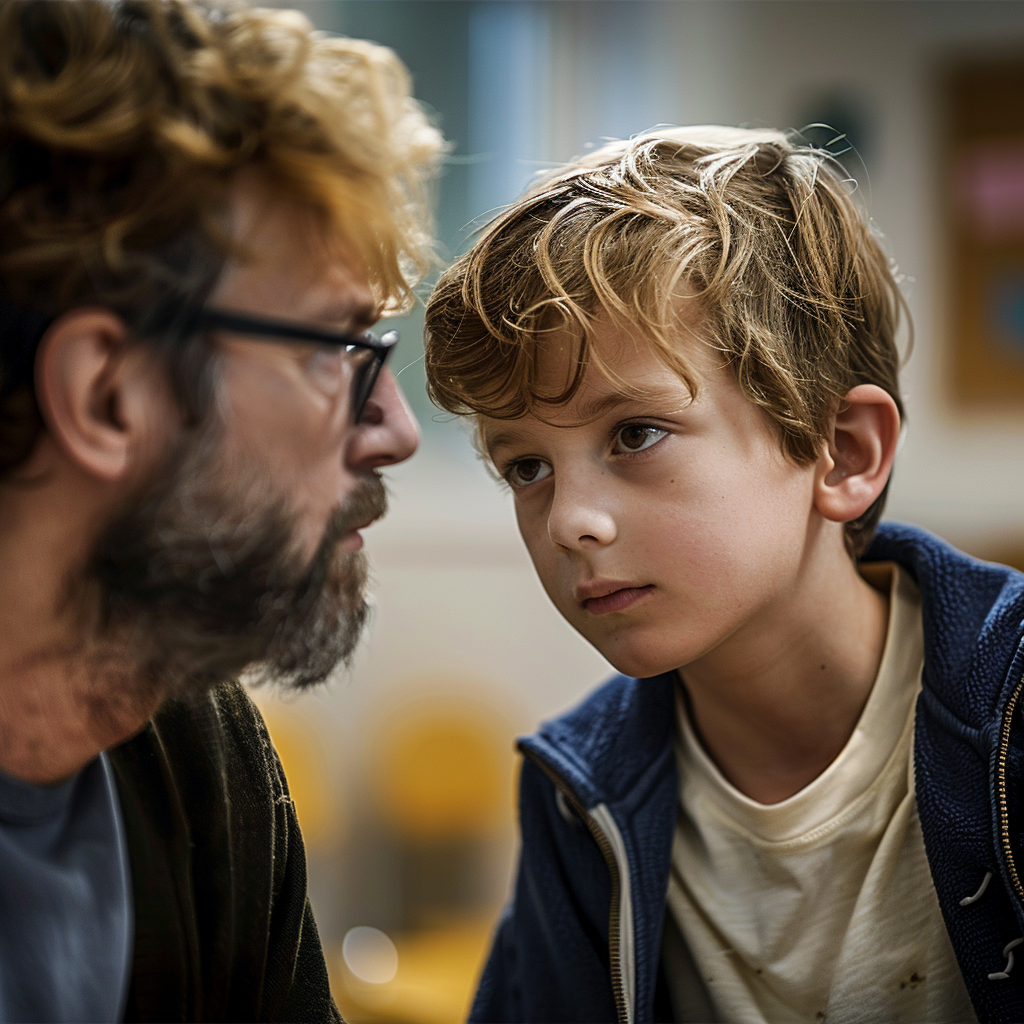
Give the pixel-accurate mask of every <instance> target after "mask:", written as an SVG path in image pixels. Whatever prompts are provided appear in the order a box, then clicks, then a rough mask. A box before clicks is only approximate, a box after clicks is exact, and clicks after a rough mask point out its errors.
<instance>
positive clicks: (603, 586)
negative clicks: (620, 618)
mask: <svg viewBox="0 0 1024 1024" xmlns="http://www.w3.org/2000/svg"><path fill="white" fill-rule="evenodd" d="M653 592H654V584H653V583H648V584H647V585H646V586H638V585H635V584H630V583H603V582H600V581H596V582H594V583H588V584H585V585H584V586H581V587H577V588H576V599H577V600H578V601H579V603H580V604H582V605H583V607H584V608H586V610H587V611H588V612H590V613H591V615H606V614H607V613H608V612H621V611H625V610H626V609H627V608H630V607H632V606H633V605H634V604H636V603H637V601H641V600H643V598H645V597H646V596H647V595H648V594H651V593H653Z"/></svg>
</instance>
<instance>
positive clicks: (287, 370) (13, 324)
mask: <svg viewBox="0 0 1024 1024" xmlns="http://www.w3.org/2000/svg"><path fill="white" fill-rule="evenodd" d="M0 133H2V143H0V569H2V579H3V586H2V588H0V637H2V641H0V921H2V922H3V924H2V926H0V1018H2V1019H4V1020H49V1021H71V1020H88V1021H96V1020H113V1019H121V1018H123V1019H130V1020H163V1021H170V1020H200V1019H201V1020H334V1019H338V1015H337V1010H336V1009H335V1007H334V1004H333V1002H332V1000H331V996H330V992H329V988H328V984H327V975H326V970H325V966H324V959H323V954H322V951H321V949H320V944H319V939H318V937H317V933H316V927H315V924H314V922H313V919H312V916H311V914H310V910H309V905H308V901H307V899H306V891H305V888H306V883H305V863H304V854H303V849H302V842H301V837H300V835H299V831H298V827H297V824H296V820H295V815H294V810H293V807H292V805H291V802H290V800H289V798H288V790H287V786H286V784H285V781H284V777H283V774H282V772H281V768H280V765H279V763H278V760H277V757H276V755H275V753H274V750H273V747H272V746H271V744H270V741H269V739H268V737H267V734H266V731H265V730H264V727H263V724H262V722H261V720H260V718H259V715H258V713H257V712H256V710H255V709H254V707H253V706H252V704H251V703H250V702H249V700H248V699H247V697H246V696H245V694H244V692H243V691H242V689H241V688H240V686H239V685H238V684H237V683H234V682H230V680H233V679H235V678H237V677H238V676H239V675H240V674H241V673H243V672H246V673H247V674H249V675H250V676H252V677H254V678H275V679H280V680H284V682H285V683H286V684H287V685H290V686H295V687H303V686H308V685H311V684H314V683H317V682H319V681H321V680H323V679H325V678H327V677H328V676H329V675H330V674H331V672H332V671H333V670H334V669H335V668H336V667H337V666H338V665H339V664H341V663H344V662H345V660H346V658H347V657H348V656H349V654H350V653H351V651H352V649H353V647H354V645H355V643H356V641H357V639H358V636H359V633H360V629H361V627H362V625H363V622H364V619H365V615H366V605H365V599H364V595H363V588H364V581H365V577H366V572H365V566H364V562H363V556H362V554H361V552H360V550H359V549H360V547H361V545H362V540H361V538H360V535H359V532H358V531H359V530H360V529H361V528H362V527H364V526H366V525H368V524H369V523H370V522H372V521H373V520H374V519H376V518H378V517H379V516H380V515H382V514H383V512H384V492H383V485H382V483H381V481H380V478H379V475H378V473H377V471H378V470H379V469H380V468H381V467H383V466H387V465H391V464H393V463H396V462H399V461H401V460H403V459H406V458H408V457H409V456H410V455H411V454H412V453H413V451H414V450H415V448H416V444H417V439H418V434H417V428H416V425H415V423H414V421H413V419H412V416H411V414H410V412H409V410H408V407H407V406H406V404H405V401H404V399H403V397H402V395H401V392H400V391H399V389H398V386H397V384H396V382H395V380H394V378H393V376H392V375H391V373H390V371H389V370H388V369H387V368H386V366H385V360H386V358H387V356H388V354H389V352H390V348H391V346H392V345H393V343H394V340H395V338H394V336H393V335H392V336H388V335H385V336H384V337H383V338H381V339H377V338H375V337H374V336H372V335H370V334H368V333H366V329H367V328H368V327H369V326H370V325H371V324H372V323H373V322H374V321H376V320H377V319H378V317H379V316H380V315H381V314H382V313H384V312H390V311H394V310H396V309H400V308H401V307H402V306H403V305H404V304H405V303H406V302H407V301H408V299H409V296H410V288H411V286H412V283H413V281H414V280H415V275H416V274H417V272H418V271H420V270H422V269H423V267H424V266H425V262H426V259H427V257H428V242H427V231H426V227H427V223H426V217H425V214H424V202H423V197H424V188H423V183H424V180H425V177H426V176H427V175H428V174H429V173H430V172H431V170H432V168H433V165H434V163H435V162H436V157H437V154H438V153H439V151H440V147H441V142H440V137H439V135H438V134H437V132H436V131H435V130H434V129H433V128H432V127H431V126H430V125H429V124H428V123H427V121H426V120H425V118H424V116H423V114H422V112H421V111H420V109H419V107H418V106H417V105H416V104H415V103H414V101H413V100H412V99H411V98H410V96H409V92H408V82H407V76H406V75H405V72H404V69H403V68H402V67H401V65H400V64H399V63H398V61H397V60H396V59H395V57H394V55H393V54H391V53H390V52H389V51H386V50H383V49H381V48H379V47H375V46H371V45H370V44H365V43H358V42H354V41H350V40H341V39H326V38H323V37H321V36H319V35H318V34H316V33H314V32H313V31H312V29H311V27H310V25H309V23H308V22H307V21H306V20H305V19H304V18H302V17H301V16H300V15H298V14H296V13H294V12H284V11H253V10H249V9H246V8H243V7H227V8H221V7H216V6H199V5H198V4H197V3H194V2H192V0H112V2H101V0H3V2H0Z"/></svg>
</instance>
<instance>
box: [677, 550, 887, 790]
mask: <svg viewBox="0 0 1024 1024" xmlns="http://www.w3.org/2000/svg"><path fill="white" fill-rule="evenodd" d="M811 561H812V564H810V565H806V566H805V570H806V571H805V572H802V573H801V574H800V580H799V582H798V584H796V585H794V586H793V587H792V588H791V592H790V594H789V595H787V596H785V597H782V598H780V599H779V600H778V601H776V602H775V603H773V605H772V607H771V608H770V609H768V610H766V613H765V614H764V616H762V617H759V620H758V621H757V622H751V623H748V624H747V627H745V629H744V631H743V634H742V635H740V634H735V635H733V636H732V637H730V638H729V639H728V640H726V641H725V642H723V643H722V644H720V645H719V646H718V647H717V648H716V649H715V650H714V651H712V652H710V653H709V654H708V655H706V656H705V657H703V658H701V659H700V660H699V661H697V662H694V663H692V664H690V665H687V666H686V668H685V669H683V670H682V675H683V678H684V679H685V682H686V688H687V692H688V695H689V698H690V709H691V715H692V720H693V725H694V727H695V729H696V732H697V733H698V735H699V736H700V738H701V741H702V743H703V745H704V748H705V749H706V751H707V752H708V754H709V755H710V756H711V758H712V760H713V761H714V762H715V764H716V765H717V766H718V768H719V770H720V771H721V772H722V774H723V775H724V776H725V777H726V779H728V780H729V782H731V783H732V785H734V786H735V787H736V788H737V789H738V790H739V791H740V792H741V793H743V794H744V795H746V796H748V797H750V798H751V799H752V800H756V801H758V802H759V803H763V804H774V803H779V802H780V801H782V800H785V799H786V798H787V797H790V796H792V795H793V794H794V793H797V792H799V791H800V790H801V789H803V788H804V786H806V785H808V784H809V783H810V782H812V781H813V780H814V779H816V778H817V777H818V776H819V775H820V774H821V773H822V772H823V771H824V770H825V769H826V768H827V767H828V766H829V765H830V764H831V763H832V762H833V761H834V760H835V758H836V757H837V756H838V754H839V752H840V751H841V750H842V749H843V747H844V746H845V745H846V741H847V740H848V739H849V738H850V736H851V734H852V733H853V730H854V727H855V726H856V724H857V720H858V718H859V717H860V714H861V711H863V709H864V705H865V704H866V703H867V699H868V696H869V694H870V693H871V688H872V686H873V684H874V681H875V677H876V676H877V674H878V668H879V665H880V663H881V660H882V653H883V651H884V649H885V639H886V632H887V627H888V611H889V601H888V598H887V597H886V596H885V595H883V594H881V593H879V592H878V591H877V590H875V589H874V588H873V587H872V586H871V585H870V584H868V583H867V582H866V581H865V580H864V579H863V578H862V577H861V576H860V575H859V573H858V572H857V569H856V566H855V565H854V564H853V562H852V561H851V559H850V558H849V557H848V556H847V555H846V554H845V552H843V553H842V556H841V558H839V559H834V558H821V559H812V560H811Z"/></svg>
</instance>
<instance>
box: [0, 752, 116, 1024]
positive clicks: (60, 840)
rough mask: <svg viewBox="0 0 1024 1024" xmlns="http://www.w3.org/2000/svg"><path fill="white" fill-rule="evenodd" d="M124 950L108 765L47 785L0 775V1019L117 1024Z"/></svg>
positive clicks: (102, 760)
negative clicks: (114, 1023) (115, 1022)
mask: <svg viewBox="0 0 1024 1024" xmlns="http://www.w3.org/2000/svg"><path fill="white" fill-rule="evenodd" d="M131 948H132V900H131V878H130V869H129V863H128V851H127V847H126V845H125V836H124V827H123V824H122V821H121V810H120V806H119V804H118V798H117V789H116V788H115V785H114V778H113V774H112V772H111V769H110V764H109V761H108V759H107V756H106V755H105V754H101V755H100V756H99V757H98V758H97V759H96V760H95V761H93V762H91V763H90V764H88V765H86V766H85V767H84V768H83V769H82V770H81V771H80V772H79V773H78V774H77V775H75V776H74V777H73V778H71V779H68V780H66V781H65V782H61V783H58V784H57V785H54V786H34V785H31V784H30V783H27V782H22V781H21V780H19V779H14V778H11V777H9V776H7V775H4V774H2V773H0V1020H3V1021H55V1022H56V1021H61V1022H63V1021H118V1020H121V1017H122V1014H123V1012H124V1003H125V996H126V994H127V988H128V980H129V965H130V954H131Z"/></svg>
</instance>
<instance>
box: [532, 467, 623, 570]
mask: <svg viewBox="0 0 1024 1024" xmlns="http://www.w3.org/2000/svg"><path fill="white" fill-rule="evenodd" d="M617 534H618V530H617V528H616V525H615V518H614V516H613V515H612V513H611V510H610V508H609V506H608V504H607V496H605V495H602V493H601V489H600V488H599V487H597V486H596V484H595V482H594V481H589V480H583V479H580V478H579V477H578V476H577V475H576V474H573V476H572V478H570V479H566V478H564V477H563V479H561V480H560V479H559V478H558V476H557V474H556V478H555V493H554V497H553V498H552V501H551V508H550V510H549V512H548V536H549V537H550V538H551V543H552V544H554V545H555V547H558V548H561V549H562V550H564V551H582V550H586V549H588V548H592V547H604V546H606V545H608V544H611V543H612V541H614V540H615V538H616V536H617Z"/></svg>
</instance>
